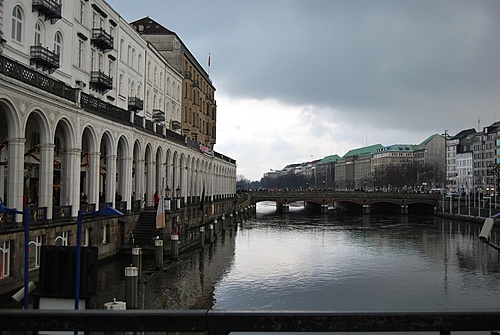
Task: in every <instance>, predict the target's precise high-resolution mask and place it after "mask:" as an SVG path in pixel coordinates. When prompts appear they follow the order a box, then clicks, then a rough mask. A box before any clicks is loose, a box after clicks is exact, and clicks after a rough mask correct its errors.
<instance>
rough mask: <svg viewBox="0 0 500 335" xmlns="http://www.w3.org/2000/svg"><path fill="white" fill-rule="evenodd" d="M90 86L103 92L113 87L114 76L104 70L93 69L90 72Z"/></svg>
mask: <svg viewBox="0 0 500 335" xmlns="http://www.w3.org/2000/svg"><path fill="white" fill-rule="evenodd" d="M90 86H91V87H92V88H94V89H95V90H96V91H98V92H100V93H101V94H103V93H106V92H107V91H109V90H110V89H112V88H113V78H111V77H110V76H107V75H106V74H105V73H104V72H102V71H92V72H91V74H90Z"/></svg>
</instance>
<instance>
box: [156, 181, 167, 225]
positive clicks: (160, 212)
mask: <svg viewBox="0 0 500 335" xmlns="http://www.w3.org/2000/svg"><path fill="white" fill-rule="evenodd" d="M164 189H165V187H164V186H163V182H162V185H161V190H160V199H159V201H158V209H157V210H156V229H161V228H165V195H164V194H163V192H164V191H163V190H164Z"/></svg>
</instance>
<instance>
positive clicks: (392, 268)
mask: <svg viewBox="0 0 500 335" xmlns="http://www.w3.org/2000/svg"><path fill="white" fill-rule="evenodd" d="M257 209H258V214H257V216H256V218H255V219H250V220H247V221H245V222H243V223H241V224H239V226H238V229H237V230H234V231H233V232H231V233H226V235H225V236H223V237H221V238H219V239H218V240H217V243H216V244H215V245H213V246H211V247H208V248H205V249H204V250H203V251H196V252H193V253H191V254H189V255H183V256H182V257H181V259H180V260H179V261H178V262H176V263H173V264H171V265H170V266H169V268H168V269H166V270H165V271H161V272H147V273H146V275H145V277H144V278H145V284H144V285H142V288H141V294H142V296H143V297H144V299H143V301H144V303H143V304H144V305H143V306H144V308H159V309H191V308H214V309H217V310H328V311H330V310H333V311H380V310H388V311H408V310H409V311H411V310H424V311H425V310H465V311H473V310H487V309H497V308H498V304H499V297H500V292H499V291H500V264H499V254H498V252H497V251H495V250H494V249H492V248H491V247H489V246H487V245H485V244H484V243H482V242H481V241H480V240H479V238H478V234H479V230H480V228H481V224H473V223H465V222H460V221H452V220H448V219H440V218H435V217H433V216H401V215H371V216H366V215H365V216H363V215H357V214H349V213H341V212H335V211H331V212H330V213H329V214H327V215H321V214H310V213H306V212H305V211H304V209H303V207H300V206H299V207H291V213H290V214H288V215H287V216H282V215H279V214H277V213H276V212H275V206H274V204H269V203H263V204H260V205H259V206H258V208H257ZM498 236H500V235H499V233H498V232H497V231H496V230H495V231H494V233H493V243H496V244H497V245H498V244H500V243H499V241H498ZM145 263H146V264H147V263H148V261H147V260H146V261H145ZM122 265H123V264H118V263H117V262H114V263H112V264H109V265H107V268H103V269H102V270H101V269H100V274H99V275H100V281H99V282H100V284H99V285H100V290H101V291H100V296H99V297H98V298H96V299H93V303H94V306H95V308H102V307H100V306H102V304H103V303H104V302H106V301H110V300H112V297H113V296H114V297H118V298H119V297H120V295H121V293H120V292H121V291H122V290H123V281H121V279H120V278H119V277H123V275H122V274H121V272H122V270H121V269H120V270H119V271H118V270H117V269H119V268H121V267H122ZM118 272H120V273H118ZM469 334H470V333H469ZM483 334H484V333H483Z"/></svg>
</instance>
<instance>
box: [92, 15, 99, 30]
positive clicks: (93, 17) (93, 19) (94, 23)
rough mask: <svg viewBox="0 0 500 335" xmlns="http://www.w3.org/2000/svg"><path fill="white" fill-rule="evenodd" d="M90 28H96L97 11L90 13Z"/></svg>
mask: <svg viewBox="0 0 500 335" xmlns="http://www.w3.org/2000/svg"><path fill="white" fill-rule="evenodd" d="M92 28H98V26H97V13H96V12H93V13H92Z"/></svg>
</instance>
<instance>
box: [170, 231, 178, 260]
mask: <svg viewBox="0 0 500 335" xmlns="http://www.w3.org/2000/svg"><path fill="white" fill-rule="evenodd" d="M170 241H171V242H172V247H171V253H172V255H171V256H172V259H174V260H178V259H179V235H177V234H173V235H172V236H170Z"/></svg>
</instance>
